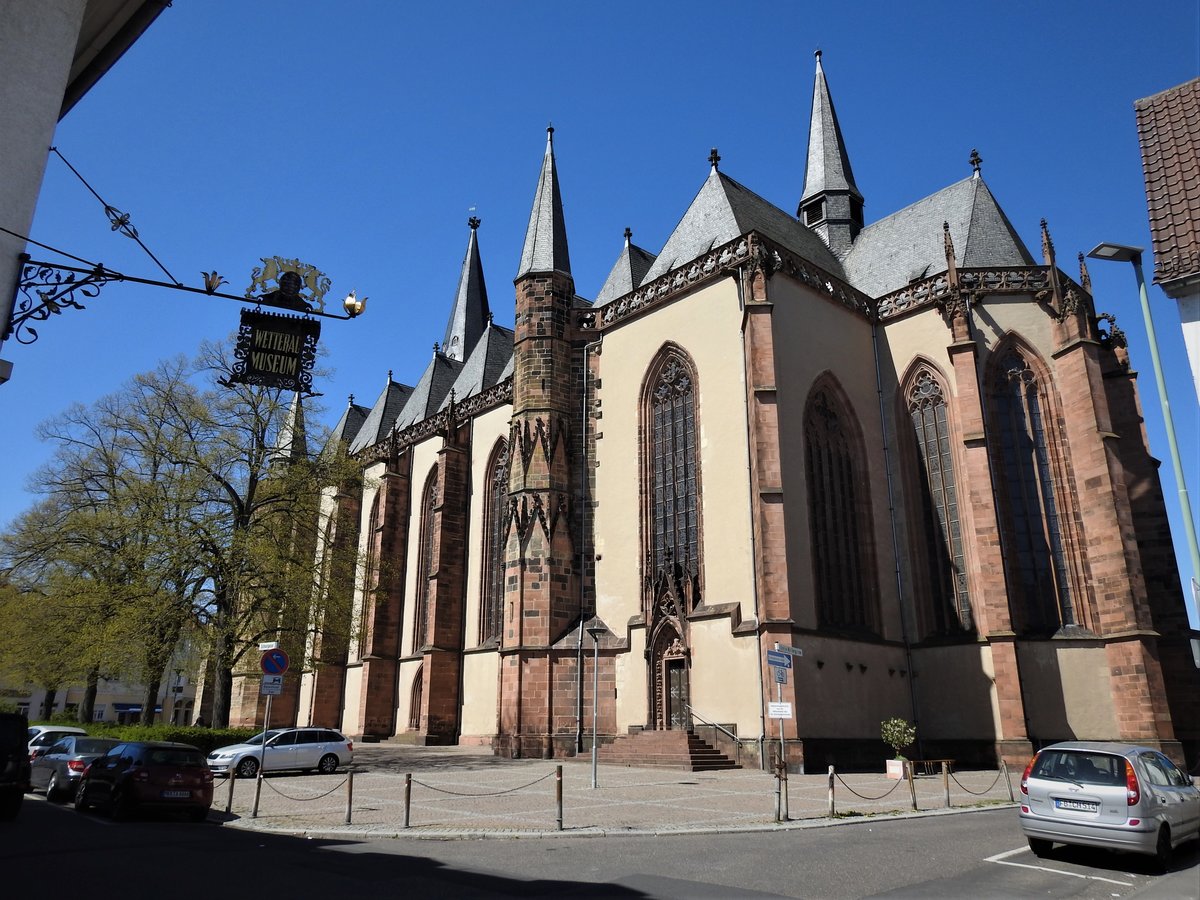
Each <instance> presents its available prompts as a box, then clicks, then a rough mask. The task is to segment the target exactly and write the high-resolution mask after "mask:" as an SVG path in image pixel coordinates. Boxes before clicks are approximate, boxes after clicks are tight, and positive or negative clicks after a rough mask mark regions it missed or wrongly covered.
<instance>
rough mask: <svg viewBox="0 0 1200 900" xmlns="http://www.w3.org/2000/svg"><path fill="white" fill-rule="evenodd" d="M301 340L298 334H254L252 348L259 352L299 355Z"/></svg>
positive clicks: (278, 332)
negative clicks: (269, 351)
mask: <svg viewBox="0 0 1200 900" xmlns="http://www.w3.org/2000/svg"><path fill="white" fill-rule="evenodd" d="M301 340H302V338H301V337H300V335H298V334H287V333H286V332H282V331H265V330H263V329H259V330H257V331H255V332H254V346H255V348H256V349H259V350H271V351H274V352H276V353H299V352H300V345H301Z"/></svg>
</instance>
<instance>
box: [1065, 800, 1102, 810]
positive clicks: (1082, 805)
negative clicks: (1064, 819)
mask: <svg viewBox="0 0 1200 900" xmlns="http://www.w3.org/2000/svg"><path fill="white" fill-rule="evenodd" d="M1054 805H1055V807H1056V808H1058V809H1073V810H1075V811H1076V812H1099V810H1100V804H1099V803H1096V802H1094V801H1092V800H1063V799H1055V801H1054Z"/></svg>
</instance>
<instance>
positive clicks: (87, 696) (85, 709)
mask: <svg viewBox="0 0 1200 900" xmlns="http://www.w3.org/2000/svg"><path fill="white" fill-rule="evenodd" d="M99 689H100V670H99V669H98V668H96V667H95V666H93V667H92V668H91V669H89V670H88V673H87V683H86V687H85V688H84V691H83V699H82V700H81V701H80V702H79V721H80V723H81V724H84V725H86V724H87V723H89V722H91V721H92V719H94V718H95V716H96V693H97V692H98V691H99Z"/></svg>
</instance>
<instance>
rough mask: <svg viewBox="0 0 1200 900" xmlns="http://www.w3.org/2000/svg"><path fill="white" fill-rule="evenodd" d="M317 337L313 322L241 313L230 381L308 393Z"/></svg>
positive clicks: (317, 327)
mask: <svg viewBox="0 0 1200 900" xmlns="http://www.w3.org/2000/svg"><path fill="white" fill-rule="evenodd" d="M320 336H321V323H320V322H318V321H317V320H315V319H310V318H307V317H305V316H289V315H281V314H279V313H268V312H261V311H259V310H252V309H244V310H242V324H241V327H240V328H239V329H238V336H237V345H236V346H235V347H234V351H233V355H234V360H235V362H234V365H233V374H232V377H231V379H230V380H231V381H235V382H238V383H240V384H257V385H262V386H264V387H272V388H282V389H283V390H286V391H299V392H302V393H311V392H312V369H313V363H314V362H315V361H316V358H317V339H318V338H319V337H320Z"/></svg>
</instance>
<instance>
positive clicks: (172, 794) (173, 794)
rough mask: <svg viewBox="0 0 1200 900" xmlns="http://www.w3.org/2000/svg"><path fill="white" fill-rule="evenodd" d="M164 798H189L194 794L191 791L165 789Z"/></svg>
mask: <svg viewBox="0 0 1200 900" xmlns="http://www.w3.org/2000/svg"><path fill="white" fill-rule="evenodd" d="M162 795H163V798H164V799H166V800H187V799H188V798H189V797H191V796H192V792H191V791H163V792H162Z"/></svg>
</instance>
